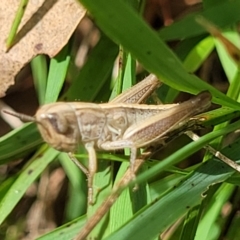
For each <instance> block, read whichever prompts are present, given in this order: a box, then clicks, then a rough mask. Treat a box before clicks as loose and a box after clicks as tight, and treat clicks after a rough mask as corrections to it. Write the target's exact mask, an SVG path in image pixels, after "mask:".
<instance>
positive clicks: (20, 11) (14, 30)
mask: <svg viewBox="0 0 240 240" xmlns="http://www.w3.org/2000/svg"><path fill="white" fill-rule="evenodd" d="M27 4H28V0H21V2H20V4H19V7H18V9H17V13H16V15H15V18H14V21H13V24H12V27H11V30H10V33H9V35H8V38H7V42H6V46H7V48H8V49H9V48H10V47H11V46H12V44H13V43H14V38H15V36H16V33H17V30H18V26H19V25H20V23H21V20H22V17H23V14H24V12H25V9H26V7H27Z"/></svg>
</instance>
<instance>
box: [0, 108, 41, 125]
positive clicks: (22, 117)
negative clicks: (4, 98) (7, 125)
mask: <svg viewBox="0 0 240 240" xmlns="http://www.w3.org/2000/svg"><path fill="white" fill-rule="evenodd" d="M2 112H4V113H6V114H9V115H11V116H14V117H17V118H19V119H20V120H22V121H24V122H36V123H38V122H37V120H36V118H35V117H32V116H28V115H26V114H22V113H15V112H10V111H8V110H2Z"/></svg>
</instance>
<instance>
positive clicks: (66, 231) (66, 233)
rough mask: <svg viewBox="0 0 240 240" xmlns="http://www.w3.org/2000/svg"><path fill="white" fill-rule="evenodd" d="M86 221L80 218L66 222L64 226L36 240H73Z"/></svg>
mask: <svg viewBox="0 0 240 240" xmlns="http://www.w3.org/2000/svg"><path fill="white" fill-rule="evenodd" d="M85 221H86V217H85V216H83V217H80V218H77V219H75V220H74V221H71V222H68V223H66V224H64V225H62V226H61V227H59V228H56V229H55V230H53V231H51V232H50V233H47V234H44V235H42V236H41V237H38V238H37V240H53V239H58V240H68V239H73V238H74V237H75V236H76V235H77V233H78V232H79V229H81V227H82V226H83V225H84V223H85Z"/></svg>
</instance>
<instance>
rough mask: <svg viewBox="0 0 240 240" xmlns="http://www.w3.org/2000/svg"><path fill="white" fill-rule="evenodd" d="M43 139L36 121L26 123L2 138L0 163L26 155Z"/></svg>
mask: <svg viewBox="0 0 240 240" xmlns="http://www.w3.org/2000/svg"><path fill="white" fill-rule="evenodd" d="M41 142H42V139H41V137H40V134H39V132H38V130H37V127H36V125H35V124H34V123H28V124H24V125H23V126H22V127H21V128H18V129H14V130H13V131H11V132H10V133H8V134H6V135H4V136H2V137H1V138H0V164H3V163H7V162H8V161H10V160H12V159H13V158H15V159H17V158H20V157H24V156H25V155H26V153H29V152H30V151H31V150H33V149H34V148H36V147H37V146H38V145H39V144H40V143H41Z"/></svg>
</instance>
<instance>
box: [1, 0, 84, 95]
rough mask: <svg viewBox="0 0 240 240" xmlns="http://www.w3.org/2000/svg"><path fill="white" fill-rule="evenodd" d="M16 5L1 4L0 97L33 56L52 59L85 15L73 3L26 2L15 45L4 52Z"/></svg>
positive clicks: (54, 0) (63, 0) (15, 2)
mask: <svg viewBox="0 0 240 240" xmlns="http://www.w3.org/2000/svg"><path fill="white" fill-rule="evenodd" d="M18 6H19V1H18V0H2V1H1V4H0V21H1V25H0V32H1V34H0V76H1V80H0V97H3V96H4V95H5V91H6V90H7V89H8V87H9V86H10V85H12V84H14V77H15V76H16V74H17V73H18V72H19V71H20V70H21V68H22V67H23V66H24V65H26V64H27V63H28V62H29V61H30V60H31V59H32V58H33V57H35V56H36V55H38V54H47V55H49V56H50V57H53V56H55V55H56V54H57V53H58V52H59V51H60V50H61V49H62V48H63V46H64V45H65V44H66V43H67V41H68V40H69V38H70V36H71V35H72V33H73V31H74V30H75V28H76V26H77V25H78V23H79V22H80V20H81V19H82V18H83V17H84V15H85V10H84V8H83V7H82V6H81V5H80V4H79V2H77V1H76V0H47V1H46V0H45V1H44V0H33V1H29V3H28V5H27V8H26V11H25V13H24V16H23V19H22V21H21V24H20V26H19V28H18V32H17V35H16V37H15V41H14V44H13V46H12V47H11V48H10V50H9V51H6V39H7V37H8V34H9V32H10V29H11V25H12V22H13V20H14V17H15V14H16V11H17V8H18Z"/></svg>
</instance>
